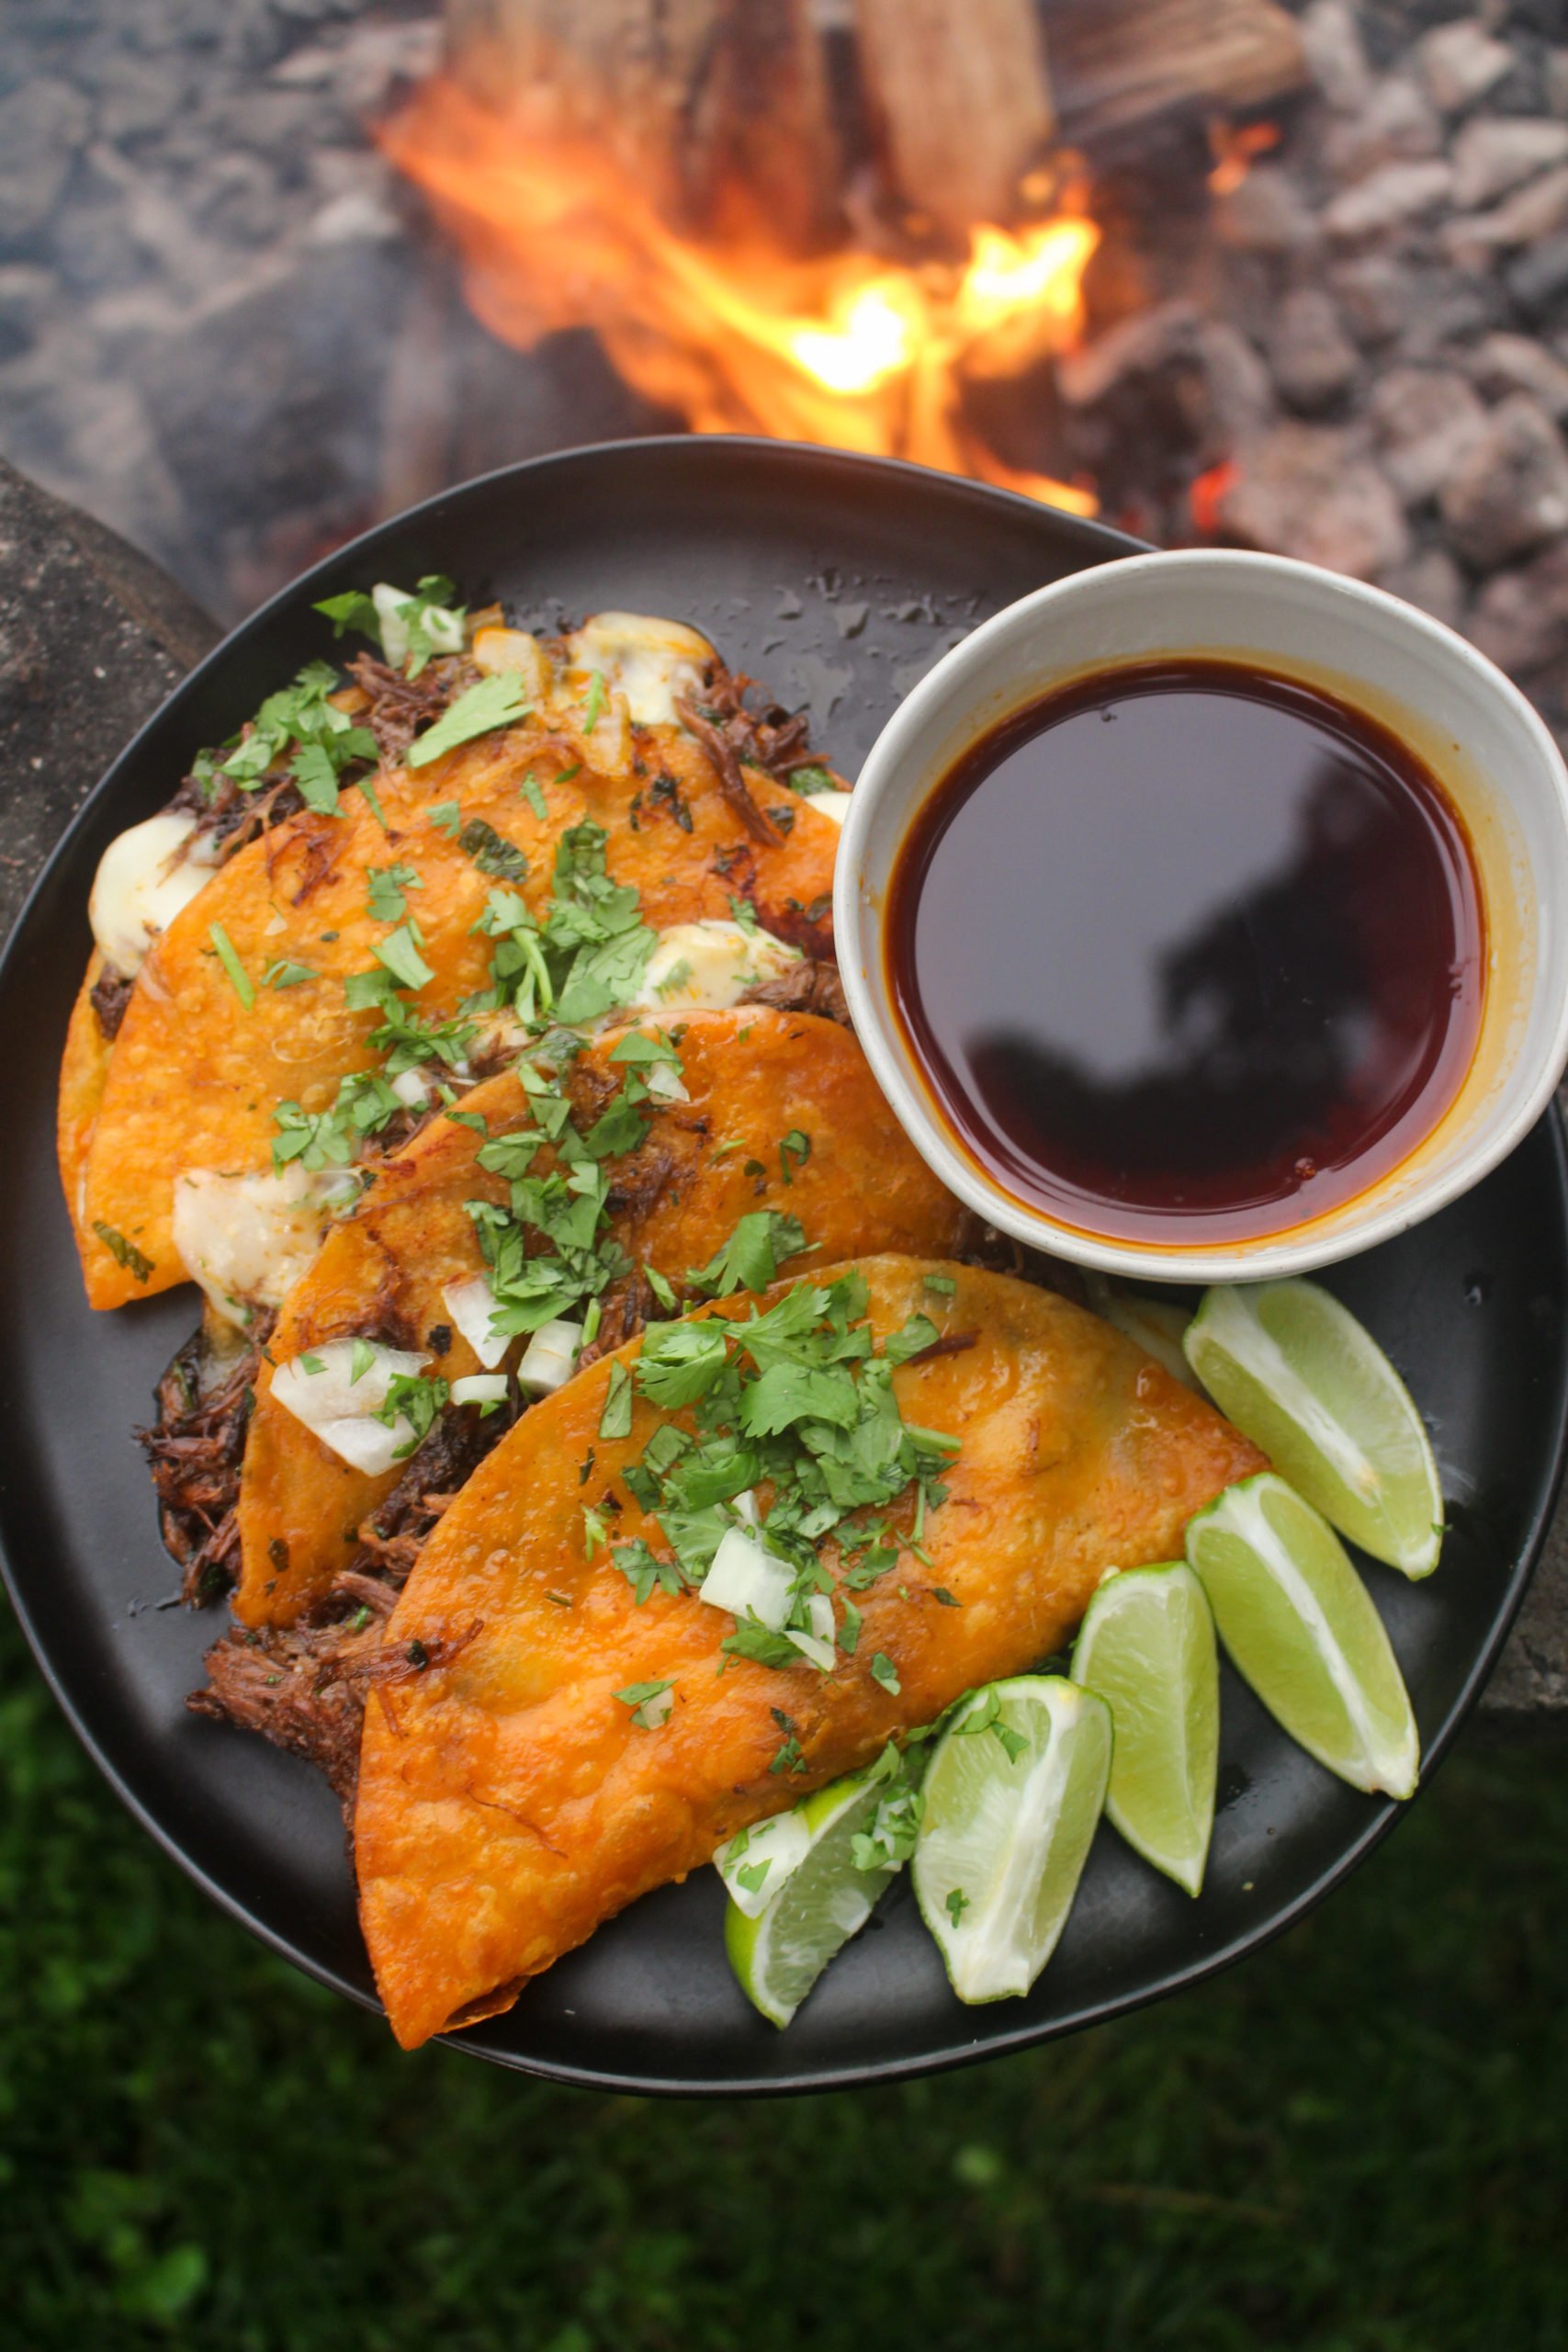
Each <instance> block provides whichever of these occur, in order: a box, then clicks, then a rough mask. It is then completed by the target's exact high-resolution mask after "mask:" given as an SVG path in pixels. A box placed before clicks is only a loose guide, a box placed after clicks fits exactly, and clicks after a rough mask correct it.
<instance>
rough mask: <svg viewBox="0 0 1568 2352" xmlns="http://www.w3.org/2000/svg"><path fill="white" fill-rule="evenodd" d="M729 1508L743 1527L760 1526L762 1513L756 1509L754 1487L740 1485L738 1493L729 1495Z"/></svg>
mask: <svg viewBox="0 0 1568 2352" xmlns="http://www.w3.org/2000/svg"><path fill="white" fill-rule="evenodd" d="M729 1508H730V1510H732V1511H733V1512H734V1513H735V1516H736V1518H737V1519H738V1520H739V1521H740V1523H741V1525H742V1526H743V1527H761V1524H762V1514H761V1511H760V1510H758V1509H757V1492H756V1488H755V1487H742V1489H741V1491H740V1493H739V1494H738V1495H731V1497H730V1498H729Z"/></svg>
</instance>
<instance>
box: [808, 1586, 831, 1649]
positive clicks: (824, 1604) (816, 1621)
mask: <svg viewBox="0 0 1568 2352" xmlns="http://www.w3.org/2000/svg"><path fill="white" fill-rule="evenodd" d="M806 1614H807V1619H808V1620H809V1622H810V1625H811V1630H812V1632H813V1633H814V1634H816V1636H817V1638H818V1641H819V1642H829V1643H830V1642H831V1641H832V1638H833V1599H832V1595H831V1594H830V1593H827V1592H814V1593H813V1594H812V1596H811V1598H810V1600H808V1601H807V1604H806Z"/></svg>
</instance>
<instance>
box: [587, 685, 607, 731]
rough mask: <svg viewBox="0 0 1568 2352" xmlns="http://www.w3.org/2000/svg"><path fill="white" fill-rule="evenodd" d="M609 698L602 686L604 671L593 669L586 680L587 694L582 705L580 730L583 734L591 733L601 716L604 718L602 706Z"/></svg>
mask: <svg viewBox="0 0 1568 2352" xmlns="http://www.w3.org/2000/svg"><path fill="white" fill-rule="evenodd" d="M609 698H610V697H609V695H608V693H607V692H606V690H605V686H604V673H603V672H602V671H599V670H595V671H594V673H593V675H592V677H591V678H590V679H589V681H588V696H587V699H586V701H585V702H584V703H583V706H582V731H583V733H584V734H585V735H592V732H593V729H595V728H596V727H597V726H598V724H599V721H600V720H601V718H604V706H605V704H606V703H607V702H608V701H609Z"/></svg>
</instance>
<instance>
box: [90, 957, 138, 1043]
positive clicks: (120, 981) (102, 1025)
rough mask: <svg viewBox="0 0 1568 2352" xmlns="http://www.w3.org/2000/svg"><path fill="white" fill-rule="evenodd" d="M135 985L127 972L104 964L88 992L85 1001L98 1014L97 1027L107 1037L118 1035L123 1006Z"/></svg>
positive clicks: (123, 1012) (127, 1001)
mask: <svg viewBox="0 0 1568 2352" xmlns="http://www.w3.org/2000/svg"><path fill="white" fill-rule="evenodd" d="M135 986H136V981H135V978H134V977H133V976H132V975H131V974H130V973H129V972H117V971H116V970H115V967H114V966H113V965H112V964H106V965H105V966H104V968H103V970H102V971H101V972H100V973H99V974H98V977H97V978H96V980H95V981H94V982H93V985H92V988H91V989H90V990H89V992H88V997H87V1001H88V1003H89V1004H90V1005H91V1006H92V1008H93V1011H94V1012H96V1014H97V1016H98V1027H99V1029H100V1030H101V1031H102V1033H103V1035H105V1036H106V1037H108V1038H111V1039H112V1038H115V1037H118V1035H119V1024H120V1023H121V1022H122V1021H123V1020H124V1019H125V1008H126V1006H127V1005H128V1004H129V1003H130V991H131V989H133V988H134V987H135Z"/></svg>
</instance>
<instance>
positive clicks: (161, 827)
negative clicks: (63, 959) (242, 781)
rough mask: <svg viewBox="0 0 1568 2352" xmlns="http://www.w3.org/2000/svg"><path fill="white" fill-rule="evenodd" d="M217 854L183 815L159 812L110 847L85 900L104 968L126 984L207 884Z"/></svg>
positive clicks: (177, 811)
mask: <svg viewBox="0 0 1568 2352" xmlns="http://www.w3.org/2000/svg"><path fill="white" fill-rule="evenodd" d="M216 863H217V850H216V847H215V845H214V843H213V841H212V838H211V836H210V834H205V833H198V832H197V820H196V819H195V817H194V816H193V815H192V814H191V813H190V811H189V810H188V809H164V810H162V811H161V813H160V814H159V815H158V816H156V817H149V818H147V819H146V820H145V821H144V822H143V823H141V824H140V825H132V826H131V827H130V831H128V832H124V833H120V834H118V835H117V837H116V838H115V839H114V840H113V841H112V842H110V843H109V845H108V847H107V850H105V852H104V854H103V855H102V857H101V858H100V859H99V860H98V870H97V873H96V876H94V879H93V888H92V892H91V895H90V896H89V898H88V900H87V920H88V922H90V923H91V924H92V926H93V937H94V939H95V940H96V943H97V945H98V948H99V951H100V953H101V954H102V956H103V958H104V961H105V963H106V964H110V965H112V966H113V967H114V969H115V970H116V971H117V972H124V973H125V974H126V975H127V977H128V978H129V977H130V975H131V974H132V973H134V972H137V971H139V970H140V969H141V963H142V960H143V958H144V957H145V956H146V954H147V950H148V949H149V947H150V946H151V945H152V942H153V940H154V939H155V938H156V937H157V935H158V933H160V932H164V931H167V929H168V927H169V925H170V924H171V923H172V922H174V919H175V916H176V915H177V914H178V913H179V911H180V910H181V908H182V907H186V906H188V905H189V904H190V901H191V900H192V899H194V898H195V896H196V894H197V891H198V890H199V889H200V888H202V885H203V884H204V883H207V882H210V881H211V879H212V873H213V867H214V865H216Z"/></svg>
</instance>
